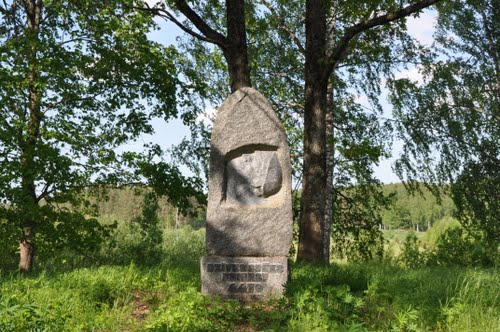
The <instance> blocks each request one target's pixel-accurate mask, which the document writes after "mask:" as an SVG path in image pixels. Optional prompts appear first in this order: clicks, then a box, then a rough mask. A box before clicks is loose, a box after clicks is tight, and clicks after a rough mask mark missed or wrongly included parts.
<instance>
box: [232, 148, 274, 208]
mask: <svg viewBox="0 0 500 332" xmlns="http://www.w3.org/2000/svg"><path fill="white" fill-rule="evenodd" d="M282 180H283V179H282V171H281V166H280V163H279V161H278V158H277V156H276V152H275V151H266V150H254V151H249V152H245V153H241V154H237V155H236V156H235V157H234V158H232V159H230V160H229V161H228V162H227V164H226V202H227V203H229V204H237V205H260V204H264V203H266V201H267V198H269V197H271V196H273V195H275V194H277V193H278V192H279V190H280V189H281V185H282Z"/></svg>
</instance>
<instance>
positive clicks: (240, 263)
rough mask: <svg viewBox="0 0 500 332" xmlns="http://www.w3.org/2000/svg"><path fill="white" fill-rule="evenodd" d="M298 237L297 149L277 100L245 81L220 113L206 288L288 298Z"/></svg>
mask: <svg viewBox="0 0 500 332" xmlns="http://www.w3.org/2000/svg"><path fill="white" fill-rule="evenodd" d="M291 241H292V199H291V166H290V154H289V150H288V145H287V141H286V135H285V131H284V129H283V127H282V125H281V123H280V121H279V120H278V118H277V117H276V114H275V112H274V110H273V109H272V106H271V104H270V103H269V102H268V101H267V100H266V99H265V98H264V97H263V96H262V95H261V94H260V93H259V92H258V91H256V90H254V89H252V88H242V89H239V90H238V91H236V92H234V93H233V94H232V95H231V96H229V97H228V98H227V99H226V101H225V102H224V103H223V104H222V106H221V107H220V108H219V110H218V112H217V117H216V119H215V123H214V127H213V130H212V138H211V152H210V173H209V182H208V208H207V237H206V245H207V252H208V256H205V257H203V258H202V260H201V278H202V293H203V294H205V295H218V296H221V297H223V298H235V299H240V300H243V301H258V300H265V299H269V298H278V297H281V295H282V293H283V286H284V284H285V283H286V281H287V276H288V252H289V249H290V244H291Z"/></svg>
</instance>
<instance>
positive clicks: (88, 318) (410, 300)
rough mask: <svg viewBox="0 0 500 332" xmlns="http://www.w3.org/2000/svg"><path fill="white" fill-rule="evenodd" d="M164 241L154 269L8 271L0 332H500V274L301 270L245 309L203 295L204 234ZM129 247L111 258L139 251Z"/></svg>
mask: <svg viewBox="0 0 500 332" xmlns="http://www.w3.org/2000/svg"><path fill="white" fill-rule="evenodd" d="M163 241H164V243H163V246H162V248H161V256H160V259H159V260H158V262H157V264H154V265H150V266H147V265H141V264H140V263H141V262H138V261H136V262H135V263H130V262H129V263H128V264H124V263H123V262H124V261H126V258H127V257H122V258H121V259H116V261H115V263H113V260H111V259H107V260H103V261H104V262H107V263H101V264H94V266H87V265H88V264H87V265H86V267H78V266H72V267H71V268H68V266H67V265H58V264H56V263H54V265H53V266H52V267H51V268H50V269H45V270H38V272H36V273H35V274H33V275H31V276H28V277H26V276H22V275H19V274H16V273H10V274H6V273H5V272H4V273H3V274H2V275H0V331H450V332H451V331H499V330H500V329H499V327H500V303H499V298H498V294H499V293H500V274H499V273H498V272H499V271H498V269H494V268H491V269H479V268H459V267H424V268H418V269H407V268H403V267H401V266H399V265H397V264H396V263H394V262H393V261H372V262H368V263H334V264H331V265H330V266H316V265H299V264H294V265H292V274H291V282H290V283H289V284H288V285H287V288H286V294H285V296H284V298H283V299H281V300H279V301H271V302H266V303H257V304H242V303H239V302H238V301H221V300H218V299H211V298H206V297H204V296H202V295H201V294H200V291H199V290H200V271H199V261H198V259H199V257H200V256H201V255H203V254H204V251H203V250H204V249H203V248H204V244H203V232H202V231H193V230H190V229H181V230H176V231H168V232H166V233H165V234H164V236H163ZM121 245H122V247H123V246H125V247H126V245H127V244H126V243H122V244H121ZM122 249H123V248H122ZM120 250H121V249H120V248H114V249H113V250H112V252H111V253H108V254H110V255H114V254H119V253H121V254H127V253H129V251H127V250H128V249H127V248H125V249H123V250H121V251H120ZM52 262H57V260H55V259H54V260H53V261H52Z"/></svg>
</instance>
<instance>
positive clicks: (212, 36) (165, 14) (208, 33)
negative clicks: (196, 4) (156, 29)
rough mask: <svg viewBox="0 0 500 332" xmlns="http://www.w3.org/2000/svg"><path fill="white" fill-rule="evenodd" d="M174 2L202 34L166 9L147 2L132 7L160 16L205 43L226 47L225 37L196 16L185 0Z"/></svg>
mask: <svg viewBox="0 0 500 332" xmlns="http://www.w3.org/2000/svg"><path fill="white" fill-rule="evenodd" d="M175 4H176V6H177V7H178V9H179V10H180V11H181V13H183V14H184V16H186V17H187V18H188V19H189V20H190V21H191V22H192V23H193V24H194V25H195V26H196V28H197V29H198V30H200V32H201V33H202V34H200V33H197V32H195V31H193V30H192V29H190V28H188V27H187V26H185V25H184V24H182V23H181V22H180V21H179V20H178V19H176V18H175V16H174V15H173V14H172V13H171V12H169V11H168V10H166V9H163V8H158V7H151V6H149V4H148V3H147V2H144V5H145V7H133V8H134V9H136V10H141V11H146V12H150V13H152V14H153V15H156V16H158V17H161V18H163V19H165V20H167V21H171V22H172V23H174V24H175V25H177V26H178V27H179V29H181V30H182V31H184V32H185V33H187V34H189V35H191V36H193V37H194V38H197V39H200V40H202V41H205V42H207V43H212V44H215V45H218V46H220V47H221V48H225V47H226V45H227V38H226V37H224V36H223V35H222V34H220V33H219V32H217V31H215V30H213V29H212V28H211V27H210V26H209V25H208V24H206V23H205V21H203V19H202V18H201V17H200V16H198V14H196V13H195V12H194V11H193V10H192V9H191V7H189V5H188V4H187V3H186V2H185V1H176V2H175ZM182 4H184V6H183V7H182V9H181V7H180V5H182ZM184 11H185V12H184ZM195 21H196V22H195Z"/></svg>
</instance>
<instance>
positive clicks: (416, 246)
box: [399, 233, 427, 268]
mask: <svg viewBox="0 0 500 332" xmlns="http://www.w3.org/2000/svg"><path fill="white" fill-rule="evenodd" d="M420 247H421V243H420V241H419V240H418V238H417V236H416V235H415V234H413V233H410V234H408V236H407V237H406V239H405V242H404V243H403V250H402V252H401V255H400V256H399V261H400V262H401V264H402V265H403V266H406V267H408V268H418V267H422V266H424V265H425V263H426V260H427V257H426V253H425V252H424V251H422V250H421V249H420Z"/></svg>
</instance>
